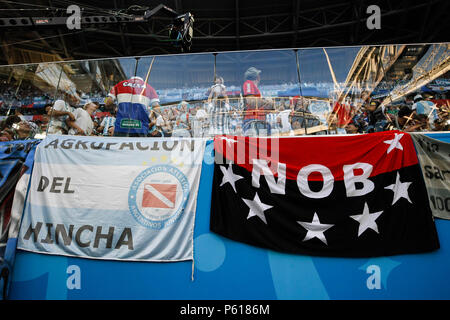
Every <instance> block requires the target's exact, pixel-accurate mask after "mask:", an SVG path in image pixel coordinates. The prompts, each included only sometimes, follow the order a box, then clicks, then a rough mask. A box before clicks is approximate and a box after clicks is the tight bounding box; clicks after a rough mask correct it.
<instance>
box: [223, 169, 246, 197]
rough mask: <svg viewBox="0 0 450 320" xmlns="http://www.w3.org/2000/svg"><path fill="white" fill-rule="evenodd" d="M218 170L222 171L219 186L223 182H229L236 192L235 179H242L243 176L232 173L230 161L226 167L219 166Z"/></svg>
mask: <svg viewBox="0 0 450 320" xmlns="http://www.w3.org/2000/svg"><path fill="white" fill-rule="evenodd" d="M220 171H222V173H223V178H222V183H221V184H220V187H221V186H223V185H224V184H225V183H230V185H231V186H232V187H233V190H234V192H237V191H236V185H235V184H236V181H238V180H239V179H244V177H242V176H239V175H237V174H234V173H233V167H232V166H231V163H230V164H229V166H228V169H225V167H224V166H220Z"/></svg>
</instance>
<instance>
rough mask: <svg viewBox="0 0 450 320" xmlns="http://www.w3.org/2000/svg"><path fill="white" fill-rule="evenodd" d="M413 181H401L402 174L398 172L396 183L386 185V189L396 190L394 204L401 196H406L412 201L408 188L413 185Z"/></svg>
mask: <svg viewBox="0 0 450 320" xmlns="http://www.w3.org/2000/svg"><path fill="white" fill-rule="evenodd" d="M411 183H412V182H401V181H400V174H399V173H398V172H397V177H396V178H395V183H394V184H391V185H389V186H387V187H384V188H385V189H388V190H392V191H394V199H393V200H392V205H393V204H394V203H396V202H397V201H398V200H400V199H401V198H405V199H406V200H408V201H409V202H410V203H412V201H411V200H410V199H409V195H408V188H409V186H410V185H411Z"/></svg>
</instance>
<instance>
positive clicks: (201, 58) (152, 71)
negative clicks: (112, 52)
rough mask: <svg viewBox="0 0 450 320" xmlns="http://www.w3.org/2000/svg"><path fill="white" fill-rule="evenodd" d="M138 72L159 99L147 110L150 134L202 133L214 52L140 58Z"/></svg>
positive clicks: (212, 70) (182, 134) (190, 134)
mask: <svg viewBox="0 0 450 320" xmlns="http://www.w3.org/2000/svg"><path fill="white" fill-rule="evenodd" d="M138 76H140V77H141V78H143V79H146V78H148V83H149V85H150V86H151V87H153V88H154V89H155V91H156V95H157V99H159V107H158V106H153V107H152V110H151V113H150V120H151V122H150V128H149V136H165V137H201V136H204V131H203V118H202V114H203V113H205V101H206V100H207V97H208V96H207V91H208V87H209V86H210V84H211V83H212V81H213V78H214V55H213V54H190V55H188V54H186V55H175V56H157V57H145V58H140V60H139V67H138ZM149 98H150V99H152V96H151V95H150V96H149Z"/></svg>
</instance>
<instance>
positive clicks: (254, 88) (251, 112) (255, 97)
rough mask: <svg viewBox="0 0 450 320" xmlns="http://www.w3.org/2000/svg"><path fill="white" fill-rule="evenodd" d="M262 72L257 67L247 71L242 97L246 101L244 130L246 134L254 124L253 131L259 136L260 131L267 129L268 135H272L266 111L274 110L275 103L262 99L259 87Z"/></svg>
mask: <svg viewBox="0 0 450 320" xmlns="http://www.w3.org/2000/svg"><path fill="white" fill-rule="evenodd" d="M260 74H261V70H258V69H256V68H255V67H250V68H248V69H247V71H245V74H244V78H245V82H244V84H243V85H242V96H243V97H244V100H245V106H244V122H243V125H242V129H243V131H244V133H245V132H246V131H247V130H248V129H250V127H251V126H252V124H253V129H255V130H256V134H258V135H259V130H261V129H266V130H267V134H268V135H270V126H269V125H267V122H266V115H265V110H272V109H273V102H272V101H268V100H265V99H263V98H262V96H261V92H260V91H259V89H258V85H259V83H260V80H261V76H260Z"/></svg>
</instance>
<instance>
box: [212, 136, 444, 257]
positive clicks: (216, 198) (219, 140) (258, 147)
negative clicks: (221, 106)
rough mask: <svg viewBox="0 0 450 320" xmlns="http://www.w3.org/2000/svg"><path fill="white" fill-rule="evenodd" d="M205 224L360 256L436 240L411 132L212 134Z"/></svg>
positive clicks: (258, 242)
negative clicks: (281, 135)
mask: <svg viewBox="0 0 450 320" xmlns="http://www.w3.org/2000/svg"><path fill="white" fill-rule="evenodd" d="M214 148H215V157H216V163H215V167H214V182H213V189H212V200H211V201H212V203H211V221H210V228H211V231H213V232H215V233H217V234H220V235H222V236H225V237H227V238H230V239H233V240H236V241H240V242H244V243H247V244H251V245H255V246H259V247H263V248H268V249H272V250H276V251H281V252H288V253H299V254H308V255H322V256H347V257H370V256H387V255H395V254H405V253H419V252H427V251H432V250H435V249H438V248H439V240H438V236H437V232H436V227H435V224H434V220H433V217H432V213H431V209H430V207H429V203H428V198H427V191H426V188H425V183H424V181H423V177H422V174H421V171H420V167H419V164H418V160H417V155H416V153H415V149H414V145H413V142H412V140H411V137H410V136H409V135H408V134H406V133H402V132H399V131H386V132H380V133H373V134H366V135H354V136H334V137H333V136H316V137H298V138H297V137H292V138H290V137H287V138H250V137H232V136H217V137H216V138H215V141H214Z"/></svg>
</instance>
